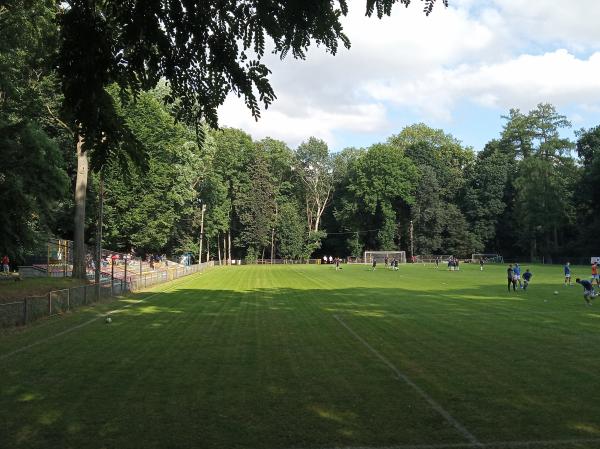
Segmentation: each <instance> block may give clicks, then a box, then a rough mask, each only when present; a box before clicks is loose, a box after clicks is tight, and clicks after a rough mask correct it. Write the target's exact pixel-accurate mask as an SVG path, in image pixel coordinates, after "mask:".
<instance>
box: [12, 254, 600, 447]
mask: <svg viewBox="0 0 600 449" xmlns="http://www.w3.org/2000/svg"><path fill="white" fill-rule="evenodd" d="M531 268H532V271H533V272H534V279H533V282H532V284H531V286H530V289H529V290H528V291H527V292H525V291H522V290H519V291H517V292H514V293H513V292H510V293H509V292H507V291H506V285H505V282H506V281H505V267H504V266H486V269H485V271H483V272H480V271H479V267H478V266H473V267H471V266H469V265H463V267H462V269H461V271H460V272H455V273H452V272H448V271H445V270H444V269H443V268H440V269H439V270H435V269H434V268H433V267H432V266H422V265H415V266H413V265H407V266H403V267H401V269H400V271H399V272H392V271H387V270H385V269H383V268H381V269H379V268H378V269H377V270H376V271H375V272H372V271H370V269H369V268H368V267H365V266H344V269H343V270H342V271H339V272H336V271H335V270H334V269H333V268H332V267H330V266H275V267H268V266H245V267H231V268H221V269H214V270H212V271H210V272H208V273H206V274H203V275H202V276H195V277H192V276H191V277H189V278H186V279H184V280H179V281H178V282H176V283H174V284H167V285H164V286H161V287H158V288H157V289H155V290H160V289H165V290H168V291H166V292H165V293H163V294H160V295H156V296H149V294H138V295H135V296H133V297H131V298H123V299H120V300H117V301H114V302H112V303H110V304H100V305H98V306H95V307H92V308H86V309H82V310H81V311H78V312H76V313H74V314H72V315H69V316H64V317H60V318H57V319H52V320H49V321H48V322H46V323H45V324H44V326H33V327H32V328H30V329H28V330H25V331H21V332H17V333H14V334H10V335H6V336H3V337H1V338H0V447H1V448H11V449H12V448H15V449H18V448H49V449H52V448H70V447H73V448H79V447H86V448H140V447H144V448H170V447H174V448H188V447H189V448H193V447H202V448H266V449H276V448H277V449H287V448H290V449H292V448H305V449H312V448H314V449H317V448H333V447H393V446H407V445H417V444H429V445H431V444H433V445H436V444H442V445H446V444H449V445H454V444H458V445H460V444H462V443H466V441H465V438H464V435H462V434H461V433H460V432H459V431H457V429H456V427H455V426H453V425H452V424H451V423H449V422H448V421H447V420H446V419H444V417H443V416H441V415H440V413H439V412H438V411H436V410H434V409H433V408H432V407H431V405H430V404H429V403H427V402H426V401H425V400H424V399H423V397H422V396H420V395H419V394H418V393H417V392H416V391H415V389H414V388H413V387H411V386H410V385H408V384H407V383H405V382H403V381H402V380H401V379H398V378H397V376H396V375H395V373H394V372H393V370H392V369H390V367H389V366H387V365H386V364H385V363H383V362H382V360H381V359H380V358H378V357H377V356H376V355H375V354H374V352H373V351H372V350H371V349H369V347H367V346H365V344H363V342H361V341H359V340H358V339H357V338H356V337H355V336H354V335H352V334H351V333H350V332H349V331H348V330H347V329H345V328H344V327H343V326H342V325H341V324H340V322H339V321H338V320H336V319H335V317H336V316H337V317H339V318H340V319H341V320H343V322H344V323H346V324H347V325H348V326H349V328H350V329H352V330H353V331H354V332H355V333H356V334H357V335H359V336H360V337H361V338H362V339H363V340H364V342H366V343H368V345H370V346H371V348H372V349H374V350H375V351H377V352H378V353H379V354H380V355H381V356H382V357H384V358H385V359H386V360H387V361H389V363H391V364H393V366H394V367H395V368H396V369H398V370H399V371H400V372H401V373H402V374H404V375H405V376H407V377H408V378H409V379H411V381H412V382H414V384H415V385H418V387H419V388H421V389H422V390H423V391H425V392H426V393H427V395H429V396H430V397H431V398H432V399H433V400H435V401H436V402H437V403H439V404H440V405H441V406H442V407H443V408H444V410H446V411H447V412H448V413H449V414H450V415H451V416H452V417H453V418H454V419H455V420H456V421H457V422H460V424H461V425H463V426H464V427H465V428H467V429H468V430H469V432H471V433H472V434H473V435H475V436H476V437H477V439H478V440H479V441H481V442H483V443H489V442H496V441H531V440H552V441H554V440H564V439H568V440H572V439H586V438H587V439H589V438H600V389H599V388H598V382H597V381H596V378H597V377H598V373H600V358H599V357H598V356H597V354H598V348H599V347H600V346H599V345H600V332H599V330H600V321H599V320H598V318H599V317H600V311H598V312H597V311H595V307H597V306H598V307H600V304H597V305H594V306H593V307H587V306H586V305H585V303H584V301H583V298H582V291H581V289H580V288H579V287H578V286H577V287H571V288H565V287H562V270H561V267H548V266H545V267H541V266H534V267H531ZM588 270H589V269H588V268H587V267H575V269H574V271H575V274H576V275H580V276H583V275H587V274H588V273H587V272H588ZM555 290H557V291H558V292H559V294H558V295H554V293H553V292H554V291H555ZM144 298H145V299H144ZM140 299H143V301H141V302H138V301H140ZM124 306H128V307H126V308H123V307H124ZM117 308H118V309H119V310H118V311H117V312H115V313H112V314H111V317H112V320H113V322H112V324H105V322H104V320H103V319H102V318H101V317H102V316H103V314H104V313H106V312H108V311H110V310H112V309H117ZM94 318H98V319H96V320H95V321H91V320H93V319H94ZM84 323H88V324H86V325H84V326H83V327H80V328H77V329H76V330H74V331H72V332H68V333H64V334H63V333H62V332H64V331H65V330H68V329H70V328H73V327H74V326H78V325H81V324H84ZM57 334H59V336H58V337H54V338H51V337H53V336H55V335H57ZM36 342H41V344H37V345H35V346H32V347H30V348H28V349H27V350H25V351H22V352H19V353H16V354H14V355H11V356H10V357H5V358H1V357H2V355H3V354H8V353H10V352H12V351H14V350H15V349H18V348H20V347H25V346H28V345H31V344H32V343H36ZM458 447H460V446H458ZM552 447H564V448H570V447H581V448H593V447H600V441H599V442H598V443H595V442H582V443H573V442H569V443H564V444H562V445H561V444H553V445H552Z"/></svg>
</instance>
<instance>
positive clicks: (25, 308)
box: [23, 298, 27, 325]
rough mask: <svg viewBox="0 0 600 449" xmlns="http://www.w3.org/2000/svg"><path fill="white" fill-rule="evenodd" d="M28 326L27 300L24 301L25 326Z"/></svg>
mask: <svg viewBox="0 0 600 449" xmlns="http://www.w3.org/2000/svg"><path fill="white" fill-rule="evenodd" d="M25 324H27V298H25V299H24V300H23V325H25Z"/></svg>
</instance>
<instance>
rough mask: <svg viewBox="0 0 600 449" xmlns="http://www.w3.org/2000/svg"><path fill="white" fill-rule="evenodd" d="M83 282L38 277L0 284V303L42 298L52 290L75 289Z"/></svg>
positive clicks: (70, 279)
mask: <svg viewBox="0 0 600 449" xmlns="http://www.w3.org/2000/svg"><path fill="white" fill-rule="evenodd" d="M84 283H85V281H81V280H79V279H72V278H53V277H38V278H25V279H21V280H18V281H2V282H0V301H9V300H14V299H23V298H26V297H28V296H43V295H46V294H48V292H50V291H52V290H61V289H64V288H71V287H77V286H78V285H82V284H84Z"/></svg>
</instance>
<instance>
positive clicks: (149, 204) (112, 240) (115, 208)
mask: <svg viewBox="0 0 600 449" xmlns="http://www.w3.org/2000/svg"><path fill="white" fill-rule="evenodd" d="M33 3H34V4H35V2H33ZM46 3H47V2H46ZM40 4H41V5H43V4H44V2H41V3H40ZM51 13H52V11H50V10H49V9H48V8H47V7H42V6H40V9H39V11H36V14H34V15H32V14H31V11H23V12H17V13H14V12H13V13H12V14H10V15H9V14H7V13H6V11H5V12H4V14H2V11H0V22H2V23H1V25H2V27H1V31H0V34H1V35H2V36H0V37H2V38H1V39H0V211H1V212H0V251H2V252H7V253H9V254H10V255H11V256H12V258H13V259H16V260H18V259H22V258H23V257H24V256H26V255H27V254H28V253H31V252H32V251H35V250H36V248H38V247H39V245H40V242H43V241H44V240H45V239H46V238H47V237H48V236H59V237H62V238H72V236H73V234H74V225H73V215H74V213H75V212H74V209H75V203H74V190H75V185H76V178H77V167H78V160H77V158H78V153H77V152H75V151H73V149H74V142H76V141H77V129H73V126H72V125H71V124H70V122H68V120H66V119H65V116H66V113H65V111H64V110H63V109H61V108H62V106H61V105H62V104H63V98H62V94H61V88H60V75H59V74H57V72H56V71H55V70H54V65H53V61H52V60H49V59H48V57H47V55H48V54H52V51H51V50H52V49H51V47H52V46H53V45H56V31H55V29H54V25H53V22H52V17H51ZM9 16H10V20H7V19H6V18H7V17H9ZM106 95H107V96H106V98H104V100H103V101H108V102H110V103H111V104H112V105H113V107H114V111H115V115H114V118H113V120H115V123H119V124H123V125H125V128H123V129H127V132H128V134H127V135H126V136H123V139H121V140H120V144H119V146H115V147H114V148H110V150H108V151H107V150H104V153H102V157H101V158H96V159H94V158H93V155H94V153H93V150H90V151H91V154H92V159H93V160H95V161H96V162H95V163H96V166H95V167H94V170H92V171H91V174H90V177H89V182H88V183H87V187H86V191H87V196H86V197H85V203H86V204H85V206H86V207H85V212H86V213H85V225H86V230H85V236H86V240H87V241H88V243H94V237H95V225H96V221H97V207H98V199H99V197H98V186H99V179H100V177H102V179H103V182H104V190H105V196H104V241H103V244H104V246H105V247H108V248H111V249H114V250H121V251H129V250H131V249H134V250H135V251H137V252H138V253H147V252H152V253H167V254H181V253H184V252H192V253H196V252H197V251H198V245H199V236H200V221H201V210H202V208H203V206H205V213H204V236H205V240H204V244H203V248H204V257H207V253H208V254H210V255H211V256H214V257H218V256H219V255H221V256H224V255H225V254H227V256H231V257H232V258H249V259H252V258H257V257H265V258H270V257H276V258H294V259H296V258H308V257H311V256H313V257H314V256H318V255H320V254H322V253H327V254H332V255H338V256H360V255H361V254H362V252H363V251H364V250H367V249H368V250H378V249H380V250H395V249H400V250H406V251H407V254H410V248H411V243H412V248H413V252H414V254H455V255H458V256H461V257H464V256H469V255H470V254H471V253H478V252H492V253H500V254H502V255H504V256H505V257H524V258H528V259H531V260H535V259H539V258H542V257H543V258H544V259H545V260H551V259H553V258H559V257H562V256H582V257H583V256H588V255H592V254H595V255H598V254H600V244H598V242H597V236H598V232H599V231H600V188H599V181H600V126H599V127H595V128H592V129H582V130H580V131H578V132H577V133H576V140H575V141H572V140H570V139H568V138H565V137H564V136H565V134H567V131H568V129H569V128H570V127H571V124H570V123H569V121H568V120H567V119H566V117H564V116H563V115H561V114H560V112H559V111H557V110H556V108H555V107H554V106H552V105H550V104H540V105H538V106H537V107H535V108H534V109H532V110H531V111H529V112H525V111H519V110H517V109H512V110H510V111H508V112H507V115H506V116H505V117H504V118H505V122H504V127H503V129H502V130H501V132H500V134H499V135H497V136H490V140H489V142H488V143H487V144H486V145H485V147H484V148H482V149H480V150H479V151H475V150H474V149H473V148H470V147H468V146H465V145H464V144H462V143H461V142H460V141H459V140H457V139H456V138H454V137H453V136H452V135H450V134H448V133H445V132H444V131H443V130H439V129H432V128H430V127H428V126H427V125H425V124H422V123H420V124H414V125H411V126H408V127H405V128H403V129H398V132H397V134H394V135H392V136H390V137H389V138H388V139H387V140H386V141H385V142H381V143H377V144H374V145H372V146H370V147H368V148H346V149H344V150H342V151H339V152H336V153H332V152H331V151H330V149H329V148H328V147H327V144H326V143H325V142H323V141H322V140H319V139H317V138H314V137H310V136H308V135H307V137H306V139H305V140H304V142H303V143H302V144H301V145H299V146H298V147H297V148H290V147H288V146H287V145H286V144H285V143H284V142H281V141H278V140H275V139H270V138H266V139H262V140H253V139H252V137H251V136H250V135H248V134H247V133H245V132H244V131H243V130H239V129H230V128H223V129H220V130H216V129H209V128H208V126H207V125H206V124H204V125H202V126H203V128H202V129H201V130H200V132H198V129H195V128H194V127H191V126H189V125H187V124H184V123H183V122H181V121H177V120H176V116H177V103H176V102H175V103H173V102H170V101H169V99H170V95H171V92H170V90H169V88H168V87H167V85H166V84H164V83H163V84H160V85H159V86H158V87H157V88H155V89H152V90H149V91H144V92H140V93H138V94H137V95H129V94H128V92H127V91H123V89H120V88H118V87H116V86H110V87H108V88H107V89H106ZM113 125H114V124H113V123H109V124H108V125H107V126H109V127H110V126H113ZM473 126H476V124H474V125H473ZM114 128H115V129H121V128H119V127H118V126H116V125H115V126H114ZM199 135H200V136H201V137H202V138H201V139H199V138H198V136H199ZM139 149H143V152H142V153H143V154H141V153H140V152H139V151H138V150H139ZM79 163H81V161H79ZM411 229H412V242H411V232H410V231H411Z"/></svg>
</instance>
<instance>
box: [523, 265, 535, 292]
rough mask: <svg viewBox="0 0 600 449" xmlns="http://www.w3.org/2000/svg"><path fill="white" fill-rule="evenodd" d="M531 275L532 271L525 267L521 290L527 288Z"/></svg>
mask: <svg viewBox="0 0 600 449" xmlns="http://www.w3.org/2000/svg"><path fill="white" fill-rule="evenodd" d="M532 277H533V273H532V272H531V271H529V268H527V269H526V270H525V273H523V290H527V287H528V286H529V282H531V278H532Z"/></svg>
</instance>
